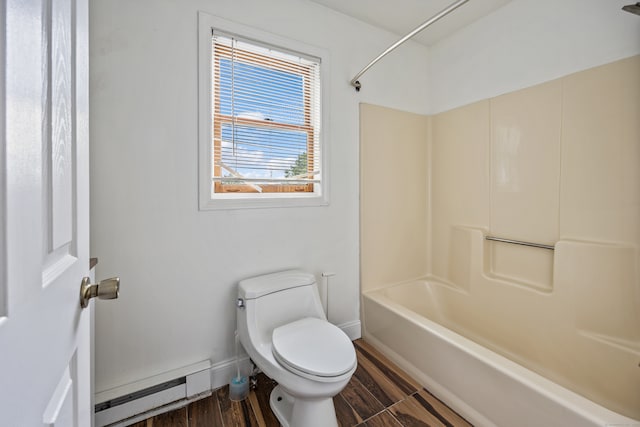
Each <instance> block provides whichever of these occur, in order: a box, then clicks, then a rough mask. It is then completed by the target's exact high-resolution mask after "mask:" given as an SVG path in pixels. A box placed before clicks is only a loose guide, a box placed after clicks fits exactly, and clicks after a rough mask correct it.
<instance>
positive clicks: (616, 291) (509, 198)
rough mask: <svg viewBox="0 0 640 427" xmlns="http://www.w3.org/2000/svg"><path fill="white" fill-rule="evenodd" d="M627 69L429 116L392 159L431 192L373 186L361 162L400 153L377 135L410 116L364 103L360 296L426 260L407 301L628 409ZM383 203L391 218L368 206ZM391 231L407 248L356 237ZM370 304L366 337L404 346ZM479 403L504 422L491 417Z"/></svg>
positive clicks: (638, 70)
mask: <svg viewBox="0 0 640 427" xmlns="http://www.w3.org/2000/svg"><path fill="white" fill-rule="evenodd" d="M639 75H640V56H633V57H630V58H626V59H622V60H619V61H615V62H613V63H610V64H606V65H603V66H599V67H595V68H592V69H588V70H585V71H581V72H578V73H575V74H570V75H567V76H565V77H562V78H560V79H556V80H552V81H549V82H545V83H541V84H538V85H535V86H532V87H529V88H526V89H521V90H518V91H515V92H512V93H508V94H504V95H501V96H497V97H495V98H490V99H486V100H482V101H478V102H475V103H473V104H470V105H466V106H462V107H459V108H456V109H453V110H450V111H447V112H444V113H439V114H436V115H432V116H429V117H427V119H428V125H427V131H426V132H424V133H422V130H418V129H421V128H420V127H418V126H415V125H414V127H413V129H414V130H415V132H417V135H418V136H417V138H418V139H419V140H420V141H422V142H424V143H425V144H426V146H427V148H426V149H425V148H424V147H421V148H420V149H419V150H416V151H415V152H413V157H412V156H411V153H407V152H406V150H402V156H403V157H404V158H413V159H423V160H422V161H424V163H423V164H422V166H420V165H416V164H414V165H413V167H414V168H416V169H420V170H424V171H425V172H424V177H423V179H424V182H426V183H428V191H427V193H428V194H427V195H425V194H424V191H425V190H424V187H420V186H417V187H415V191H414V192H413V197H411V196H410V195H405V196H404V197H403V199H402V200H391V199H389V196H388V195H386V194H385V195H383V196H380V197H378V198H377V199H376V198H375V197H373V196H374V195H375V194H377V193H376V192H375V191H376V188H377V186H378V185H379V183H378V182H377V181H376V180H375V179H373V178H371V177H369V175H367V171H368V170H371V168H376V167H379V165H378V163H377V162H380V161H382V159H384V161H385V162H388V163H389V164H398V162H396V161H394V160H396V159H397V157H391V156H390V154H389V152H388V148H386V147H385V146H384V143H383V140H384V139H385V137H384V135H387V134H392V133H393V132H394V130H395V129H400V128H404V127H406V123H407V120H416V117H415V115H414V114H410V113H405V114H402V113H400V112H398V111H394V110H388V109H387V110H386V112H385V111H384V110H385V109H383V108H380V107H374V106H370V105H362V106H361V127H362V129H363V131H362V132H361V151H362V162H363V165H362V167H361V173H362V181H361V187H362V188H361V193H362V208H361V227H362V228H361V239H362V242H363V243H362V245H363V247H362V252H361V253H362V256H361V270H362V271H361V275H362V289H363V292H365V300H367V298H369V297H368V295H374V294H375V293H371V294H370V293H369V291H371V290H373V289H376V288H380V287H381V286H383V285H384V283H382V282H383V280H387V283H386V284H392V283H398V282H401V281H406V280H408V279H410V278H411V277H408V276H410V275H414V276H413V277H419V272H420V269H421V268H424V269H425V270H426V276H427V277H428V279H427V282H433V283H434V284H433V285H429V286H427V288H425V289H423V287H422V286H421V287H419V288H420V289H423V291H424V292H426V293H425V294H424V295H423V297H420V296H419V295H418V294H417V293H416V294H414V295H412V296H411V297H409V298H404V301H409V305H410V307H409V309H410V310H412V311H413V312H415V313H428V314H427V316H428V317H429V318H430V319H431V320H434V321H437V322H439V323H441V324H443V325H444V326H445V327H447V328H449V329H451V330H453V331H456V332H458V333H460V334H462V335H464V336H466V337H467V338H469V339H471V340H473V341H474V342H475V343H480V344H481V345H483V346H485V347H487V348H490V349H491V350H493V351H496V352H497V353H500V354H502V355H503V356H505V357H507V358H508V359H510V360H512V361H515V362H517V363H520V364H521V365H523V366H525V367H527V368H529V369H531V370H533V371H535V372H537V373H539V374H540V375H542V376H544V377H546V378H548V379H551V380H552V381H554V382H555V383H557V384H560V385H562V386H563V387H566V388H568V389H570V390H572V391H574V392H576V393H578V394H580V395H582V396H584V397H586V398H587V399H590V400H593V401H594V402H597V403H598V404H600V405H602V406H604V407H606V408H608V409H610V410H612V411H615V412H618V413H620V414H623V415H625V416H627V417H632V418H634V419H638V420H640V407H639V406H638V402H640V394H639V393H640V387H639V386H640V382H639V380H638V369H639V368H638V361H640V351H638V348H640V301H639V300H638V292H639V289H640V273H639V272H638V269H637V266H638V265H640V122H639V121H638V118H639V117H640V81H638V79H637V76H639ZM365 129H366V130H365ZM403 144H406V143H405V142H403ZM425 150H426V151H427V156H426V157H427V158H425V155H424V153H425ZM396 156H397V155H396ZM416 162H417V160H416ZM396 172H397V171H396ZM405 199H406V200H425V199H426V200H427V202H426V206H425V207H423V210H424V212H425V215H424V216H416V217H415V218H413V220H412V219H410V218H407V217H404V216H403V215H404V212H405V211H406V210H411V209H414V206H413V205H412V204H411V203H407V202H404V201H403V200H405ZM381 200H383V203H381V204H380V205H382V206H385V207H384V210H385V211H386V212H388V213H389V215H381V214H380V213H379V210H380V209H381V208H380V205H379V203H378V202H380V201H381ZM387 203H394V205H393V207H392V208H389V207H387V206H386V204H387ZM392 213H395V214H392ZM394 215H395V216H394ZM424 229H426V230H427V231H426V233H425V234H426V237H424V239H425V240H426V241H427V249H426V254H427V255H426V256H425V259H424V260H423V262H422V263H421V264H418V265H415V264H412V265H410V266H409V267H407V268H406V270H407V272H408V273H403V269H402V268H397V269H396V266H395V265H394V263H395V262H396V260H397V259H403V257H405V256H410V255H413V250H412V249H410V248H413V247H416V245H418V244H419V240H420V239H422V238H423V237H422V236H423V234H422V233H416V234H415V235H410V234H409V233H407V231H408V230H424ZM396 234H400V235H404V236H406V238H407V239H408V243H407V245H406V247H404V248H403V247H402V246H401V245H400V244H399V243H397V244H394V241H393V240H391V244H389V245H388V246H387V247H384V246H382V247H377V248H375V249H371V248H368V247H367V245H368V244H371V241H372V240H371V239H375V237H376V236H395V235H396ZM487 235H494V236H499V237H504V238H508V239H513V240H524V241H531V242H537V243H542V244H548V245H554V244H555V250H547V249H540V248H531V247H524V246H518V245H511V244H506V243H501V242H492V241H487V240H485V236H487ZM377 243H378V244H380V242H377ZM421 254H422V252H421ZM416 262H419V261H416ZM387 271H390V272H392V274H383V273H385V272H387ZM394 274H395V277H392V276H393V275H394ZM379 276H381V277H383V278H384V279H383V280H378V279H377V277H379ZM394 289H395V288H394ZM416 289H418V288H416ZM414 290H415V289H414ZM445 294H446V295H445ZM371 298H373V297H371ZM367 301H368V300H367ZM367 304H369V305H367ZM372 304H373V303H366V302H365V307H364V310H365V311H364V326H365V337H371V338H372V339H373V338H374V337H376V338H378V339H379V340H380V341H381V342H382V343H383V344H385V345H387V346H389V347H390V348H393V349H402V348H403V346H402V345H401V344H400V343H399V342H396V341H394V340H395V338H394V340H391V341H389V340H390V335H389V331H386V332H382V331H383V329H384V328H382V327H381V325H382V323H381V316H383V315H382V314H379V311H375V310H373V309H371V308H370V307H375V304H373V305H372ZM425 304H432V305H431V306H430V308H429V307H427V308H424V307H422V306H423V305H425ZM404 305H405V306H406V303H405V304H404ZM413 305H417V306H416V307H413ZM368 307H369V308H368ZM372 310H373V311H372ZM374 312H375V313H378V314H372V313H374ZM368 313H369V314H368ZM389 322H390V323H389V325H392V324H395V323H397V322H395V321H394V320H393V319H391V320H389ZM394 322H395V323H394ZM370 334H371V335H370ZM398 334H400V332H399V331H396V333H395V336H396V337H397V335H398ZM392 335H393V334H392ZM380 337H386V340H387V341H389V342H385V339H382V338H380ZM407 339H408V338H407ZM410 341H412V342H419V341H420V340H419V339H413V340H410ZM407 345H409V344H407ZM398 351H400V350H398ZM425 351H426V350H425ZM401 356H402V354H401ZM405 357H407V358H408V359H411V357H410V356H405ZM426 375H431V374H430V373H429V372H426ZM449 380H451V379H449ZM441 385H442V386H443V387H444V388H446V387H447V385H448V384H447V383H444V384H441ZM452 388H455V384H452ZM499 391H500V389H499V388H498V389H497V391H496V393H498V392H499ZM453 394H456V391H453ZM458 397H460V398H461V399H462V400H464V401H466V402H467V403H469V404H470V405H473V403H472V401H473V399H471V398H466V399H465V398H464V397H463V396H458ZM541 407H543V406H541ZM475 409H478V408H475ZM463 413H464V411H463ZM483 415H484V416H485V417H487V419H489V420H492V421H493V422H494V423H495V424H497V425H507V424H505V422H504V421H502V422H498V421H497V420H499V419H500V418H499V416H498V415H496V414H483ZM499 415H500V416H502V415H505V414H504V413H502V414H499ZM493 417H495V418H493ZM603 419H605V418H603ZM472 421H473V418H472ZM605 421H606V419H605ZM543 424H544V425H549V424H547V422H546V421H545V422H544V423H543Z"/></svg>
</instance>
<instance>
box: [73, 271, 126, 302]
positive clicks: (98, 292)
mask: <svg viewBox="0 0 640 427" xmlns="http://www.w3.org/2000/svg"><path fill="white" fill-rule="evenodd" d="M90 280H91V279H89V278H88V277H85V278H83V279H82V283H81V284H80V307H82V308H86V307H87V306H88V305H89V300H90V299H91V298H95V297H98V298H100V299H116V298H118V294H119V293H120V278H119V277H112V278H110V279H104V280H101V281H100V282H98V283H94V284H91V283H89V281H90Z"/></svg>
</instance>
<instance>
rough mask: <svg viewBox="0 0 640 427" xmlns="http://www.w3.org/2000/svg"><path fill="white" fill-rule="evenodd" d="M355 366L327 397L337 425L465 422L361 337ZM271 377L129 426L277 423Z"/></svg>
mask: <svg viewBox="0 0 640 427" xmlns="http://www.w3.org/2000/svg"><path fill="white" fill-rule="evenodd" d="M354 344H355V347H356V353H357V356H358V369H357V370H356V372H355V374H354V375H353V377H352V379H351V381H350V382H349V384H348V385H347V387H345V389H344V390H343V391H342V392H341V393H340V394H339V395H337V396H336V397H335V398H334V399H333V400H334V404H335V407H336V414H337V416H338V423H339V424H340V426H341V427H353V426H359V427H402V426H405V427H421V426H432V427H442V426H447V427H468V426H471V424H469V423H468V422H467V421H465V420H464V419H463V418H462V417H460V416H459V415H458V414H456V413H455V412H454V411H453V410H451V409H450V408H448V407H447V406H446V405H445V404H444V403H442V402H441V401H439V400H438V399H437V398H436V397H434V396H433V395H432V394H431V393H429V391H427V390H426V389H424V388H422V387H420V385H419V384H418V383H416V382H415V381H414V380H412V379H411V378H410V377H409V376H408V375H407V374H406V373H405V372H403V371H402V370H401V369H400V368H398V367H397V366H396V365H395V364H393V363H392V362H391V361H389V360H388V359H387V358H385V357H384V356H383V355H382V354H380V353H379V352H378V351H377V350H375V349H374V348H373V347H371V346H370V345H369V344H368V343H366V342H365V341H363V340H357V341H354ZM273 387H275V382H274V381H271V380H270V379H269V378H267V377H266V376H264V375H262V374H261V375H260V377H259V379H258V389H257V390H255V391H252V392H251V394H250V395H249V398H247V399H245V400H244V401H242V402H231V401H230V400H229V398H228V387H223V388H221V389H218V390H216V391H215V392H214V393H213V394H212V395H211V396H210V397H207V398H205V399H202V400H198V401H196V402H192V403H191V404H189V406H187V407H184V408H181V409H177V410H175V411H172V412H169V413H166V414H162V415H157V416H155V417H153V418H149V419H147V420H144V421H140V422H138V423H136V424H133V426H134V427H174V426H175V427H235V426H250V427H254V426H259V427H278V426H279V425H280V424H279V423H278V421H277V419H276V418H275V416H274V415H273V413H272V412H271V409H270V408H269V394H270V393H271V390H272V389H273Z"/></svg>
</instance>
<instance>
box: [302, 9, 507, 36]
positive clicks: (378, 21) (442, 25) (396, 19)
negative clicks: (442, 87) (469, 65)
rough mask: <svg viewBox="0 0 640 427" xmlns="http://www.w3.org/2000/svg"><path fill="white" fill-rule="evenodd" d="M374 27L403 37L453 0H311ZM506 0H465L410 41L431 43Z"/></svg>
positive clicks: (485, 13)
mask: <svg viewBox="0 0 640 427" xmlns="http://www.w3.org/2000/svg"><path fill="white" fill-rule="evenodd" d="M312 1H314V2H315V3H318V4H321V5H324V6H327V7H328V8H330V9H333V10H337V11H338V12H342V13H344V14H346V15H349V16H351V17H353V18H356V19H359V20H361V21H364V22H366V23H369V24H371V25H374V26H376V27H378V28H383V29H385V30H388V31H391V32H392V33H395V34H397V35H398V36H399V37H398V38H400V37H403V36H405V35H406V34H408V33H409V32H411V31H412V30H414V29H415V28H416V27H418V26H419V25H421V24H422V23H423V22H425V21H426V20H427V19H429V18H431V17H432V16H434V15H435V14H437V13H438V12H440V11H441V10H443V9H445V8H446V7H448V6H449V5H450V4H452V3H453V0H393V1H389V0H312ZM509 1H510V0H477V1H474V0H472V1H469V2H468V3H465V4H463V5H462V6H460V7H459V8H458V9H456V10H454V11H453V12H451V13H450V14H449V15H447V16H445V17H444V18H442V19H441V20H439V21H438V22H436V23H434V24H433V25H431V26H429V28H427V29H425V30H424V31H422V32H420V33H419V34H417V35H416V36H415V37H414V40H415V41H417V42H419V43H422V44H425V45H431V44H433V43H435V42H437V41H438V40H440V39H441V38H444V37H446V36H448V35H449V34H452V33H454V32H455V31H457V30H459V29H460V28H462V27H464V26H466V25H469V24H470V23H472V22H473V21H475V20H477V19H479V18H481V17H483V16H485V15H488V14H489V13H491V12H492V11H494V10H495V9H498V8H499V7H501V6H503V5H505V4H506V3H508V2H509Z"/></svg>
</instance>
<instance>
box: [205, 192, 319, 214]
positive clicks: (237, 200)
mask: <svg viewBox="0 0 640 427" xmlns="http://www.w3.org/2000/svg"><path fill="white" fill-rule="evenodd" d="M238 196H240V195H239V194H238V193H231V197H229V198H224V196H221V197H219V198H215V199H208V200H200V210H201V211H213V210H225V209H263V208H294V207H314V206H316V207H318V206H327V205H329V201H328V200H327V198H326V197H323V196H318V195H314V194H309V195H308V196H306V195H301V194H295V195H291V197H286V196H284V197H283V196H282V194H277V195H276V197H268V195H267V196H263V197H260V198H257V197H255V196H254V197H246V198H242V197H238ZM247 196H251V194H247Z"/></svg>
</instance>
